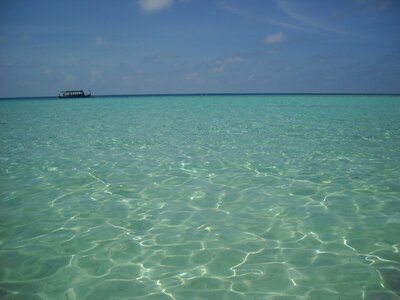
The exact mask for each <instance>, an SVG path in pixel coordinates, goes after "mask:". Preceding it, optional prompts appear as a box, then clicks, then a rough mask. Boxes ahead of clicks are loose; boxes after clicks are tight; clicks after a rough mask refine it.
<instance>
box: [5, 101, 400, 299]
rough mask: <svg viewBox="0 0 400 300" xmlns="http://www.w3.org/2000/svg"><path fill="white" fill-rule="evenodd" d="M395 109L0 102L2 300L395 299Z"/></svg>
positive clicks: (398, 134)
mask: <svg viewBox="0 0 400 300" xmlns="http://www.w3.org/2000/svg"><path fill="white" fill-rule="evenodd" d="M399 178H400V97H399V96H345V95H340V96H318V95H313V96H311V95H302V96H294V95H292V96H277V95H276V96H267V95H256V96H255V95H253V96H246V95H240V96H163V97H161V96H159V97H108V98H96V97H95V98H92V99H76V100H56V99H39V100H19V101H11V100H10V101H8V100H7V101H5V100H3V101H0V185H1V187H0V298H2V299H69V300H73V299H96V300H100V299H107V300H110V299H173V300H174V299H176V300H178V299H281V300H283V299H324V300H329V299H341V300H344V299H349V300H350V299H365V300H367V299H368V300H372V299H400V253H399V251H400V180H399Z"/></svg>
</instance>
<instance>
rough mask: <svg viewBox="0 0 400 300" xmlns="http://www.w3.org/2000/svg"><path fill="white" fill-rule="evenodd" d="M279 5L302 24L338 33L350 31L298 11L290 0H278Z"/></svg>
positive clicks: (284, 11)
mask: <svg viewBox="0 0 400 300" xmlns="http://www.w3.org/2000/svg"><path fill="white" fill-rule="evenodd" d="M276 3H277V6H278V7H279V8H280V9H281V11H282V12H283V13H285V14H286V15H287V16H288V17H289V18H290V19H292V20H293V21H295V22H298V23H300V24H302V25H305V26H308V27H309V28H312V29H314V30H317V31H322V32H330V33H337V34H348V32H345V31H341V30H337V29H335V28H331V27H329V26H326V25H324V24H323V23H322V22H321V21H318V20H315V19H313V18H311V17H309V16H308V15H306V14H304V13H301V12H299V11H297V10H296V9H295V8H294V7H293V6H292V5H291V4H290V3H289V2H288V1H286V0H276Z"/></svg>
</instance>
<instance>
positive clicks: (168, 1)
mask: <svg viewBox="0 0 400 300" xmlns="http://www.w3.org/2000/svg"><path fill="white" fill-rule="evenodd" d="M172 2H173V0H138V2H137V3H138V5H139V8H140V11H141V12H142V13H144V14H152V13H156V12H159V11H162V10H164V9H167V8H168V7H170V6H171V5H172Z"/></svg>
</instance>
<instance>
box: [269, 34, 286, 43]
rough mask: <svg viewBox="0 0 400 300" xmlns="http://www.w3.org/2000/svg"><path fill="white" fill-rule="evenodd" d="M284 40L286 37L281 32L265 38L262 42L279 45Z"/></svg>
mask: <svg viewBox="0 0 400 300" xmlns="http://www.w3.org/2000/svg"><path fill="white" fill-rule="evenodd" d="M285 40H286V36H285V34H284V33H283V32H277V33H274V34H271V35H268V36H266V37H265V39H264V42H265V43H266V44H268V45H273V44H280V43H283V42H284V41H285Z"/></svg>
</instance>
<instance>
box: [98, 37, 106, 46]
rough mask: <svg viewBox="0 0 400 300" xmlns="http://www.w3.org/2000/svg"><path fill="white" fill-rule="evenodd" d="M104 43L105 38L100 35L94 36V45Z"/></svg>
mask: <svg viewBox="0 0 400 300" xmlns="http://www.w3.org/2000/svg"><path fill="white" fill-rule="evenodd" d="M105 43H106V40H105V39H104V38H103V37H101V36H98V37H96V45H97V46H101V45H104V44H105Z"/></svg>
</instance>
